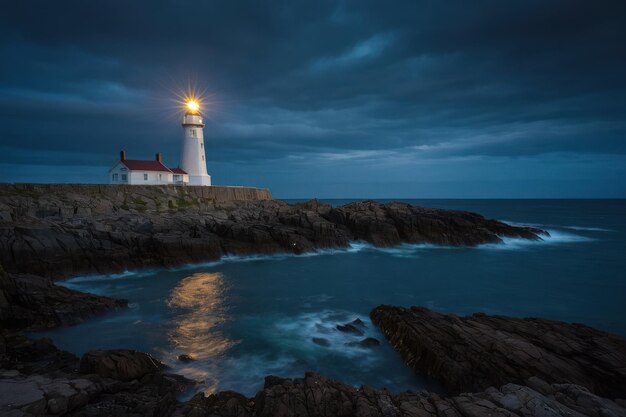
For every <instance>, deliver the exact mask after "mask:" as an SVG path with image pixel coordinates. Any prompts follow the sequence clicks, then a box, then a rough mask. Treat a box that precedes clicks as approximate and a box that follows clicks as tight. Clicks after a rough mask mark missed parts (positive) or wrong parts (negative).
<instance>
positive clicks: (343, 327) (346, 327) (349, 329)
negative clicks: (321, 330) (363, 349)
mask: <svg viewBox="0 0 626 417" xmlns="http://www.w3.org/2000/svg"><path fill="white" fill-rule="evenodd" d="M337 330H339V331H340V332H343V333H350V334H353V335H356V336H363V330H361V329H359V328H357V327H356V326H354V325H352V324H350V323H346V324H338V325H337Z"/></svg>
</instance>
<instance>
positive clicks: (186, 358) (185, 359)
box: [178, 353, 195, 363]
mask: <svg viewBox="0 0 626 417" xmlns="http://www.w3.org/2000/svg"><path fill="white" fill-rule="evenodd" d="M178 360H179V361H181V362H185V363H186V362H193V361H195V358H194V357H193V356H191V355H187V354H186V353H183V354H182V355H178Z"/></svg>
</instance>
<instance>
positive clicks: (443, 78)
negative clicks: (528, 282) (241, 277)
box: [0, 0, 626, 181]
mask: <svg viewBox="0 0 626 417" xmlns="http://www.w3.org/2000/svg"><path fill="white" fill-rule="evenodd" d="M625 16H626V6H624V3H623V2H618V1H608V2H589V1H569V0H568V1H566V0H562V1H552V2H546V1H523V2H522V1H519V2H517V1H515V2H502V1H478V2H471V3H467V2H463V1H450V2H434V1H419V2H418V1H404V2H401V1H395V2H373V1H372V2H368V1H362V0H359V1H356V0H355V1H343V2H330V1H315V2H309V1H306V2H305V1H289V2H285V1H273V2H269V1H268V2H234V1H228V2H224V1H214V2H208V1H167V2H166V1H164V2H149V1H124V2H123V1H106V2H105V1H64V2H62V3H59V2H50V1H27V2H12V3H11V4H7V5H4V10H3V13H2V14H1V15H0V39H1V41H0V53H1V54H2V56H3V59H2V63H0V138H1V139H2V144H1V147H2V152H1V153H0V164H1V163H5V164H20V163H23V164H29V165H39V164H44V163H45V159H46V157H45V156H44V155H46V151H49V152H53V153H52V154H50V155H55V157H54V158H50V159H53V160H54V161H50V160H49V161H48V162H47V164H57V165H68V164H69V165H85V164H96V165H102V166H106V165H108V164H109V163H111V161H112V160H114V159H115V156H116V153H117V151H118V150H119V149H120V148H122V147H125V148H127V150H128V151H129V153H132V154H134V155H137V156H141V157H148V156H150V155H151V154H152V153H153V152H154V151H155V150H161V151H163V152H166V153H167V155H171V156H170V160H171V162H172V163H175V162H174V161H175V160H176V156H177V153H178V143H177V137H178V135H179V126H178V125H177V115H176V112H175V111H174V109H173V108H172V103H171V102H170V101H169V100H170V99H171V98H172V96H173V92H174V91H176V90H180V89H181V87H184V86H185V84H186V83H187V80H189V79H191V80H192V81H196V82H197V84H198V85H199V86H201V87H205V88H206V89H207V90H208V91H209V92H210V96H211V101H213V105H212V106H211V107H212V109H211V110H210V112H209V114H208V117H209V119H211V120H210V122H209V124H208V126H207V136H208V137H209V138H210V141H211V142H210V143H211V147H212V155H211V156H210V157H209V159H210V160H213V161H219V163H227V162H228V161H232V162H233V163H253V162H254V163H258V164H261V165H262V164H263V161H267V164H272V163H273V161H277V160H284V161H287V162H286V163H288V164H297V163H299V162H298V161H301V160H303V159H302V158H304V160H311V159H313V160H316V161H330V162H332V161H338V160H340V161H342V167H343V168H345V167H347V166H348V165H349V164H350V163H351V162H350V161H355V160H356V161H358V160H363V159H364V158H365V159H366V160H367V161H379V162H380V161H386V160H388V159H389V160H394V158H400V159H403V160H404V159H406V158H409V159H411V158H413V159H420V158H422V159H433V158H434V159H437V158H467V157H481V156H482V157H492V156H493V157H522V156H533V155H537V156H538V155H548V154H553V153H559V154H562V153H576V154H618V155H623V154H625V153H626V142H625V141H624V134H625V133H626V125H625V122H624V114H625V113H626V94H625V93H626V77H624V74H625V73H626V46H625V45H626V43H624V41H623V39H624V38H626V29H625V27H626V19H625ZM398 160H399V159H398ZM268 166H269V165H268ZM357 168H358V166H357V165H355V169H357ZM2 178H9V176H8V175H2V176H0V180H1V179H2ZM305 178H306V176H303V181H304V180H305Z"/></svg>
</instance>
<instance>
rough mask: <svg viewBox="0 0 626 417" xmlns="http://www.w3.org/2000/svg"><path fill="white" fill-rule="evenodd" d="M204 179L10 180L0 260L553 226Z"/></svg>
mask: <svg viewBox="0 0 626 417" xmlns="http://www.w3.org/2000/svg"><path fill="white" fill-rule="evenodd" d="M202 188H203V187H172V186H170V187H159V186H153V187H148V186H146V187H134V186H69V185H58V186H53V185H47V186H36V185H29V186H27V185H2V186H0V263H1V264H2V265H3V266H4V268H5V269H6V270H7V271H9V272H13V273H18V272H21V273H31V274H39V275H45V276H53V277H55V278H60V277H65V276H69V275H72V274H78V273H89V272H112V271H119V270H123V269H127V268H140V267H145V266H171V265H176V264H183V263H190V262H199V261H207V260H215V259H218V258H220V257H221V256H223V255H224V254H250V253H271V252H293V253H302V252H307V251H312V250H315V249H318V248H331V247H333V248H335V247H346V246H347V245H348V243H349V241H351V240H364V241H367V242H370V243H372V244H374V245H379V246H391V245H398V244H400V243H402V242H409V243H433V244H439V245H470V246H471V245H477V244H481V243H493V242H499V241H500V239H501V237H505V236H513V237H522V238H527V239H540V236H541V235H542V234H543V233H545V232H543V231H541V230H538V229H533V228H528V227H515V226H510V225H507V224H504V223H501V222H498V221H495V220H488V219H485V218H484V217H482V216H480V215H478V214H474V213H467V212H461V211H448V210H436V209H427V208H421V207H415V206H411V205H408V204H404V203H389V204H380V203H376V202H373V201H368V202H359V203H352V204H347V205H344V206H341V207H336V208H333V207H331V206H329V205H328V204H322V203H320V202H318V201H315V200H313V201H310V202H307V203H304V204H287V203H285V202H282V201H277V200H269V199H259V200H250V199H248V198H245V199H240V200H227V201H226V200H222V199H216V198H215V195H214V194H215V193H211V192H210V191H206V193H209V194H206V195H205V191H204V190H202ZM211 188H215V187H211ZM211 188H207V190H210V189H211ZM259 192H260V191H259ZM251 196H252V197H255V196H260V197H263V196H265V197H268V196H269V194H263V193H261V194H258V195H257V194H254V193H253V194H252V195H251Z"/></svg>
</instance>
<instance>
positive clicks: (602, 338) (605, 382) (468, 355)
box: [371, 305, 626, 398]
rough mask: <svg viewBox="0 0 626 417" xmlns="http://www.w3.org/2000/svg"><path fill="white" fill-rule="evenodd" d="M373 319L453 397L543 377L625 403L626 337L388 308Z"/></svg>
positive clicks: (547, 323)
mask: <svg viewBox="0 0 626 417" xmlns="http://www.w3.org/2000/svg"><path fill="white" fill-rule="evenodd" d="M371 318H372V322H374V324H376V325H377V326H378V327H380V329H381V330H382V332H383V333H384V334H385V336H386V337H387V338H388V339H389V341H390V342H391V344H392V345H393V346H394V347H396V349H397V350H398V351H399V352H400V354H401V355H402V356H403V357H404V360H405V361H406V362H407V364H408V365H409V366H410V367H411V368H413V369H415V370H416V371H418V372H421V373H423V374H426V375H429V376H431V377H434V378H436V379H438V380H439V381H440V382H441V383H442V384H443V385H444V386H446V387H447V388H448V389H450V390H451V391H453V392H457V393H458V392H475V391H482V390H485V389H487V388H488V387H490V386H501V385H504V384H507V383H516V384H523V383H525V381H527V380H528V379H529V378H531V377H538V378H540V379H542V380H545V381H547V382H548V383H551V384H559V383H573V384H577V385H580V386H582V387H585V388H586V389H588V390H589V391H590V392H593V393H595V394H597V395H602V396H605V397H608V398H626V366H624V365H625V364H626V340H625V339H623V338H621V337H619V336H615V335H612V334H609V333H606V332H603V331H600V330H596V329H592V328H590V327H587V326H584V325H581V324H568V323H563V322H559V321H553V320H544V319H538V318H528V319H520V318H514V317H504V316H487V315H485V314H474V315H471V316H466V317H458V316H456V315H453V314H447V315H446V314H439V313H435V312H433V311H430V310H428V309H425V308H422V307H411V308H402V307H393V306H384V305H383V306H379V307H376V308H375V309H374V310H373V311H372V313H371Z"/></svg>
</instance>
